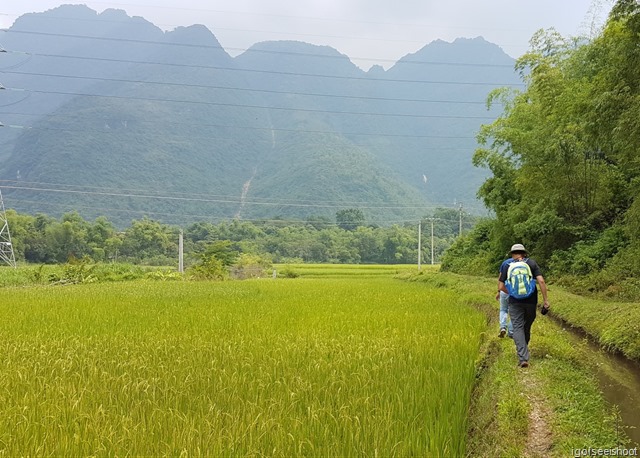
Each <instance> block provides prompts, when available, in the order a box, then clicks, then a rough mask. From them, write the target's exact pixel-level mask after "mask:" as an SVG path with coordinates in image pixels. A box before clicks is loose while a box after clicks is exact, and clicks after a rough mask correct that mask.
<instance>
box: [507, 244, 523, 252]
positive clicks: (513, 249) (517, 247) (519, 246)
mask: <svg viewBox="0 0 640 458" xmlns="http://www.w3.org/2000/svg"><path fill="white" fill-rule="evenodd" d="M516 251H522V252H523V253H526V252H527V249H526V248H525V247H524V245H523V244H522V243H516V244H515V245H513V246H512V247H511V251H510V252H509V253H513V252H516Z"/></svg>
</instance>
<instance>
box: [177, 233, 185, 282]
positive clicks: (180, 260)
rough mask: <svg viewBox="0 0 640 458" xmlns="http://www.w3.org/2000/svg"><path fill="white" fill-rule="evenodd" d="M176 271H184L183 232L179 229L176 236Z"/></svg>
mask: <svg viewBox="0 0 640 458" xmlns="http://www.w3.org/2000/svg"><path fill="white" fill-rule="evenodd" d="M178 272H180V273H184V234H183V232H182V229H180V236H179V237H178Z"/></svg>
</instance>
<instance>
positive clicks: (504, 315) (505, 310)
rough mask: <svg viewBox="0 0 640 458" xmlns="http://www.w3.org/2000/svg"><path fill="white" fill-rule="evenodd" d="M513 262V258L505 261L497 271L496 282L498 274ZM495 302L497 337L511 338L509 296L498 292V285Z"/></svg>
mask: <svg viewBox="0 0 640 458" xmlns="http://www.w3.org/2000/svg"><path fill="white" fill-rule="evenodd" d="M513 261H514V259H513V258H511V257H510V258H508V259H505V260H504V262H503V263H502V265H500V269H499V270H498V281H500V272H502V268H503V267H504V265H505V264H511V263H512V262H513ZM496 300H497V301H499V303H500V315H499V318H500V332H499V333H498V337H500V338H503V337H504V336H505V335H508V336H509V337H511V338H513V324H512V323H511V320H510V319H509V295H508V294H507V293H505V292H503V291H500V283H498V294H496Z"/></svg>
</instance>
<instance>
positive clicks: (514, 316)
mask: <svg viewBox="0 0 640 458" xmlns="http://www.w3.org/2000/svg"><path fill="white" fill-rule="evenodd" d="M511 258H512V259H513V261H512V262H511V263H506V262H504V263H503V264H502V266H501V267H500V278H499V279H498V289H499V290H500V291H502V292H503V293H506V294H508V295H509V297H508V302H509V317H510V318H511V323H512V325H513V340H514V342H515V344H516V352H517V353H518V360H519V363H518V365H519V366H520V367H528V366H529V340H530V338H531V325H532V324H533V322H534V321H535V319H536V305H537V303H538V289H537V287H536V284H537V285H538V286H540V292H541V293H542V298H543V301H544V303H543V307H544V308H545V309H549V299H548V297H547V284H546V283H545V281H544V277H543V276H542V272H541V271H540V266H538V263H537V262H535V261H534V260H533V259H531V258H529V257H528V255H527V250H526V249H525V247H524V246H523V245H522V244H520V243H516V244H515V245H513V246H512V247H511Z"/></svg>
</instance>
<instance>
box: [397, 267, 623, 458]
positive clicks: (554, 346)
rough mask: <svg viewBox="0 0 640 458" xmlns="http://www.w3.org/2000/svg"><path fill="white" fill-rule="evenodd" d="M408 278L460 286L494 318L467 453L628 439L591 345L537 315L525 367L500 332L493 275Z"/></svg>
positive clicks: (531, 451)
mask: <svg viewBox="0 0 640 458" xmlns="http://www.w3.org/2000/svg"><path fill="white" fill-rule="evenodd" d="M404 279H405V280H407V281H418V282H424V283H425V284H426V285H427V286H429V287H434V288H448V289H453V290H455V291H456V292H457V293H458V294H460V295H461V298H462V299H463V302H465V303H467V304H469V306H472V307H475V308H477V309H479V310H481V311H483V312H484V313H485V314H486V316H487V330H486V334H485V336H484V339H483V344H482V348H481V349H480V352H479V359H478V365H477V368H478V369H477V375H476V386H475V388H474V392H473V396H472V401H471V407H470V411H469V430H468V441H467V455H468V456H473V457H475V456H498V457H499V456H505V457H506V456H528V457H538V456H540V457H543V456H544V457H553V456H572V455H571V454H572V453H574V451H575V450H578V449H585V448H589V447H591V448H617V447H624V446H625V445H626V444H628V439H627V438H626V436H625V435H624V432H623V431H622V430H621V429H620V428H619V427H618V416H617V414H616V412H615V410H614V408H613V407H611V406H608V405H607V403H606V401H605V400H604V398H603V396H602V393H601V391H600V389H599V387H598V381H597V378H596V376H595V375H594V371H593V368H592V367H593V366H592V362H591V361H590V359H589V354H590V350H589V349H588V346H587V345H586V342H584V341H579V340H576V339H575V337H574V336H573V335H572V334H570V333H568V332H566V331H565V330H563V328H562V327H561V326H560V325H559V324H558V323H556V322H555V321H554V320H551V319H549V318H548V317H544V316H542V315H538V318H537V319H536V322H535V323H534V325H533V330H532V339H531V343H530V350H531V354H532V359H531V366H530V367H529V368H527V369H520V368H518V367H517V364H516V363H517V358H516V355H515V348H514V344H513V341H512V340H511V339H508V338H505V339H499V338H498V337H497V331H498V326H497V322H496V321H497V317H498V304H497V302H496V301H495V300H494V299H493V298H494V297H495V281H494V280H492V279H487V278H479V277H470V276H462V275H457V274H450V273H442V272H434V271H422V272H419V273H412V274H409V275H406V276H404ZM559 308H560V307H559Z"/></svg>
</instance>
